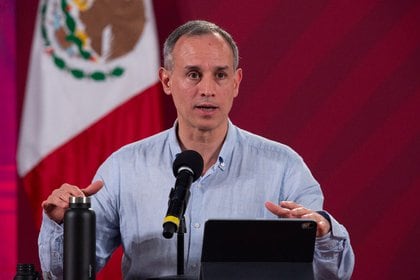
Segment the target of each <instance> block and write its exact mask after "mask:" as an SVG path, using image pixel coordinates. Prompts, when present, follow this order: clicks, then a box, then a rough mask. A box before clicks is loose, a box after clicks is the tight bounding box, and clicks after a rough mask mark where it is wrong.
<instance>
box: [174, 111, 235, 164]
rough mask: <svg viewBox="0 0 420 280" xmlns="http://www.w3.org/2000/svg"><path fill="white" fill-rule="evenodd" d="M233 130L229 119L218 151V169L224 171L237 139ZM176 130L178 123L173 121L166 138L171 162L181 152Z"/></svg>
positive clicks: (233, 127) (230, 158) (233, 126)
mask: <svg viewBox="0 0 420 280" xmlns="http://www.w3.org/2000/svg"><path fill="white" fill-rule="evenodd" d="M235 128H236V127H235V125H233V123H232V122H231V121H230V119H229V120H228V131H227V134H226V138H225V141H224V142H223V145H222V149H221V150H220V153H219V162H218V167H219V168H220V169H221V170H225V168H226V167H227V166H228V164H229V163H230V162H231V160H232V153H233V148H234V146H235V143H236V142H237V138H238V137H237V134H236V129H235ZM177 129H178V121H177V120H175V122H174V125H173V127H172V129H171V131H170V133H169V138H168V144H169V150H170V152H171V157H172V161H174V160H175V158H176V156H177V155H178V154H179V153H181V152H182V151H181V146H180V145H179V142H178V137H177Z"/></svg>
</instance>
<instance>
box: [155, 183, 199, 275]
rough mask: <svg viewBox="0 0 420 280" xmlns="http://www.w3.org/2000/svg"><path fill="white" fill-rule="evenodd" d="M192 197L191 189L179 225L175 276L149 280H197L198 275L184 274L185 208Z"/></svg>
mask: <svg viewBox="0 0 420 280" xmlns="http://www.w3.org/2000/svg"><path fill="white" fill-rule="evenodd" d="M189 198H190V191H189V190H188V192H187V195H186V198H185V201H184V206H183V210H182V215H181V218H180V223H179V227H178V231H177V232H176V238H177V253H176V262H177V264H176V275H175V276H163V277H158V278H148V280H175V279H182V280H197V279H198V276H197V277H194V276H187V275H184V235H185V233H186V232H187V226H186V223H185V209H186V208H187V207H186V206H187V203H188V200H189Z"/></svg>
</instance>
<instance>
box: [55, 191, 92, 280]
mask: <svg viewBox="0 0 420 280" xmlns="http://www.w3.org/2000/svg"><path fill="white" fill-rule="evenodd" d="M69 203H70V205H69V208H68V209H67V210H66V213H65V214H64V256H63V270H64V279H65V280H92V279H95V269H96V265H95V257H96V243H95V231H96V226H95V225H96V216H95V212H94V211H93V210H92V209H91V208H90V197H73V196H72V197H70V201H69Z"/></svg>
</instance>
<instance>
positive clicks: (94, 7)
mask: <svg viewBox="0 0 420 280" xmlns="http://www.w3.org/2000/svg"><path fill="white" fill-rule="evenodd" d="M158 67H159V46H158V40H157V32H156V26H155V19H154V14H153V7H152V3H151V1H147V0H145V1H101V0H96V1H81V0H80V1H70V0H67V1H66V0H60V1H59V0H44V1H41V2H40V4H39V9H38V15H37V21H36V25H35V30H34V36H33V42H32V50H31V57H30V62H29V65H28V78H27V83H26V91H25V97H24V104H23V115H22V118H21V126H20V134H19V143H18V156H17V160H18V163H17V165H18V173H19V176H20V177H21V178H22V180H23V185H24V188H25V191H26V193H27V195H28V197H29V199H30V203H31V206H32V208H33V210H34V211H33V212H34V217H33V218H34V219H35V220H36V223H37V225H40V222H41V211H42V209H41V202H42V201H43V200H45V199H46V198H47V197H48V195H49V194H50V193H51V192H52V190H53V189H56V188H58V187H59V186H60V185H61V184H62V183H64V182H68V183H70V184H75V185H78V186H80V187H82V188H83V187H85V186H87V185H88V184H89V183H90V182H91V180H92V178H93V175H94V174H95V172H96V169H97V168H98V167H99V165H100V164H101V163H102V162H103V161H104V160H105V159H106V158H107V157H108V156H109V155H110V154H111V153H112V152H113V151H115V150H116V149H118V148H119V147H121V146H122V145H124V144H127V143H129V142H133V141H136V140H139V139H141V138H144V137H147V136H149V135H152V134H154V133H156V132H159V131H161V130H162V129H163V116H162V107H161V96H162V93H161V90H160V86H159V84H158V74H157V73H158ZM118 269H120V268H119V267H118ZM108 276H109V275H108ZM115 279H116V278H115Z"/></svg>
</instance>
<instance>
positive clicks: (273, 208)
mask: <svg viewBox="0 0 420 280" xmlns="http://www.w3.org/2000/svg"><path fill="white" fill-rule="evenodd" d="M265 207H266V208H267V210H268V211H270V212H271V213H273V214H274V215H277V216H279V217H282V218H287V217H289V215H290V210H289V209H286V208H282V207H281V206H280V205H277V204H275V203H272V202H270V201H267V202H266V203H265Z"/></svg>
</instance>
